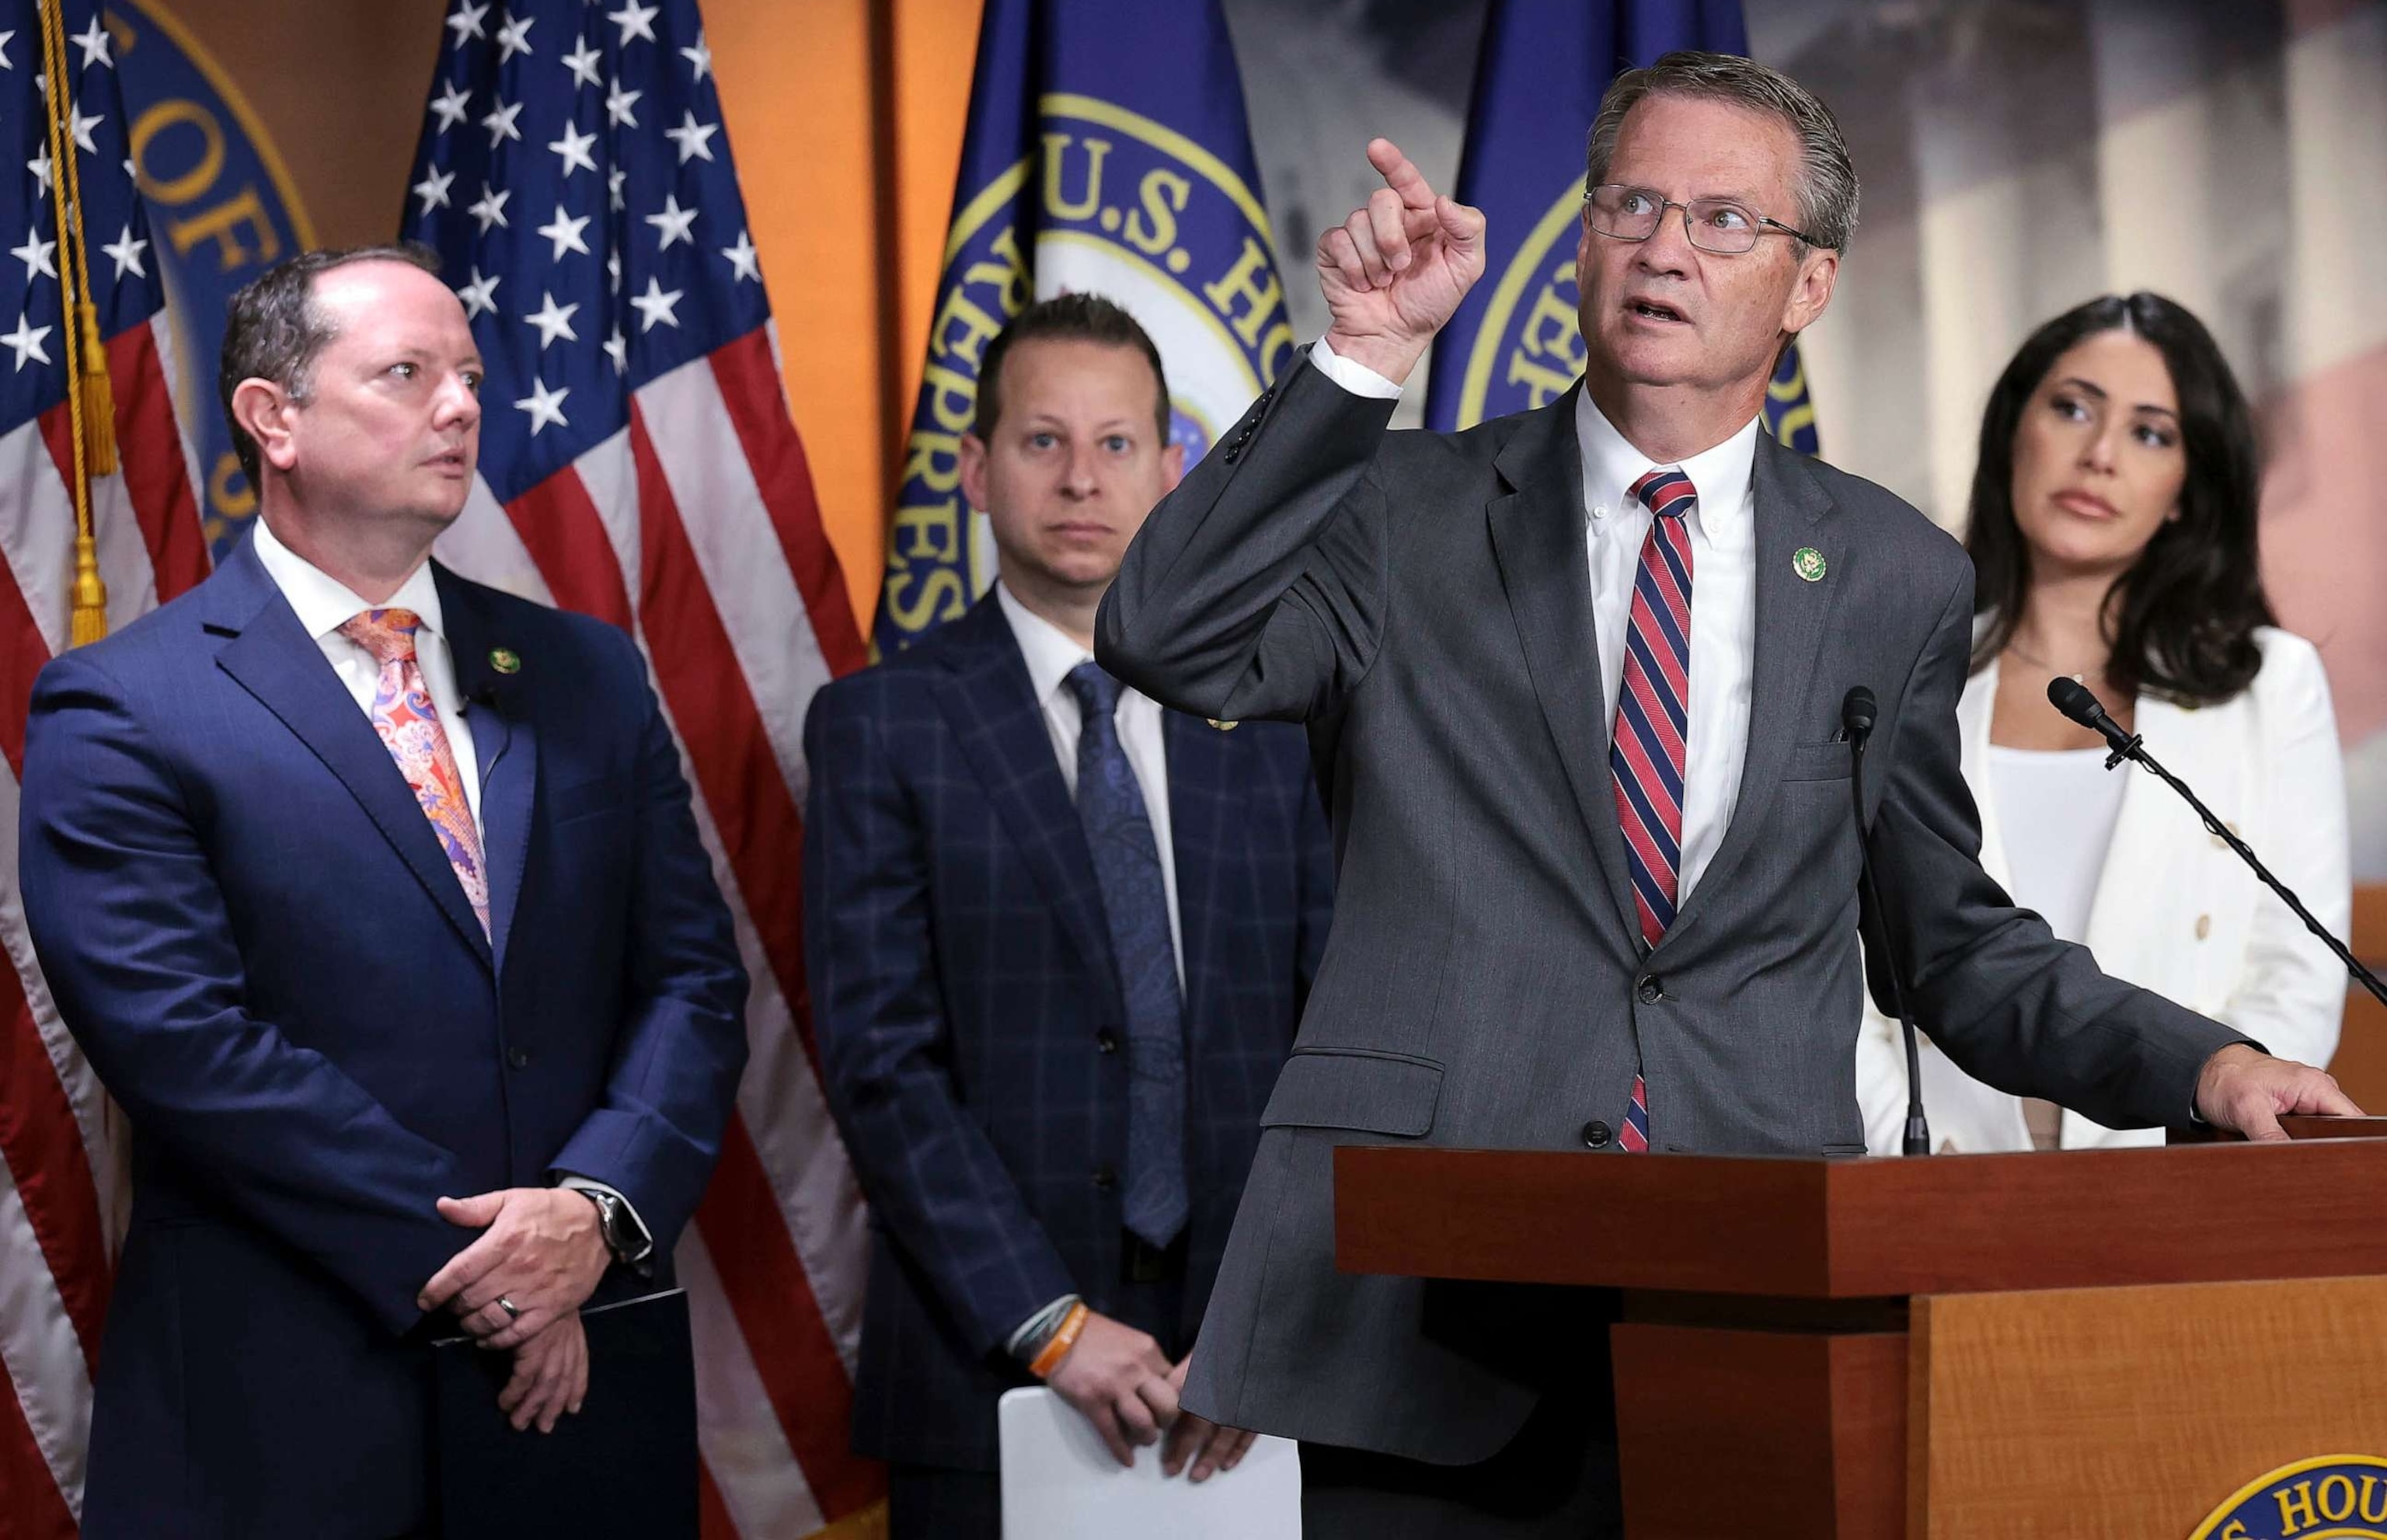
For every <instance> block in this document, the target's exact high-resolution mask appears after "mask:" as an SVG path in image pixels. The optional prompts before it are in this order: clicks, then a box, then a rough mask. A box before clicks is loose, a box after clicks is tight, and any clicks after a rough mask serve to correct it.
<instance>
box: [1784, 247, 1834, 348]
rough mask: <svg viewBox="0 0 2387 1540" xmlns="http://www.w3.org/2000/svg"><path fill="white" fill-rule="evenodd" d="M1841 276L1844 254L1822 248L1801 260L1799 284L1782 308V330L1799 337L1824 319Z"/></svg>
mask: <svg viewBox="0 0 2387 1540" xmlns="http://www.w3.org/2000/svg"><path fill="white" fill-rule="evenodd" d="M1839 276H1840V254H1839V253H1838V252H1837V251H1830V250H1826V249H1825V248H1823V247H1821V246H1817V247H1814V248H1812V249H1811V250H1810V251H1809V252H1808V253H1807V255H1806V256H1804V257H1802V258H1800V260H1799V278H1798V281H1797V282H1796V283H1794V284H1791V285H1790V299H1789V302H1788V303H1787V304H1786V305H1784V306H1783V307H1782V329H1783V330H1784V331H1786V332H1788V333H1790V334H1791V335H1794V336H1795V335H1798V334H1799V333H1800V332H1803V331H1805V330H1806V329H1807V328H1808V327H1810V326H1812V325H1813V324H1815V322H1818V321H1821V320H1822V319H1823V318H1824V310H1825V307H1827V306H1829V305H1830V304H1831V302H1832V287H1833V285H1834V284H1836V283H1838V280H1839Z"/></svg>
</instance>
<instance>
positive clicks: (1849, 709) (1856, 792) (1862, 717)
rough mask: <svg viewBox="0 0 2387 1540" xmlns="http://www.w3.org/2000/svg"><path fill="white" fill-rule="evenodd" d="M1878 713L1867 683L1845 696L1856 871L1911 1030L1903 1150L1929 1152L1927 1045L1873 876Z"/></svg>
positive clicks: (1893, 996) (1902, 1017)
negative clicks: (1868, 770) (1870, 759)
mask: <svg viewBox="0 0 2387 1540" xmlns="http://www.w3.org/2000/svg"><path fill="white" fill-rule="evenodd" d="M1875 715H1876V707H1875V705H1874V700H1873V691H1871V690H1869V689H1867V688H1864V686H1863V685H1858V686H1856V687H1855V688H1852V689H1850V691H1849V692H1848V694H1847V695H1845V696H1843V697H1841V699H1840V728H1841V730H1842V731H1844V732H1845V733H1847V734H1848V738H1849V796H1850V799H1851V800H1852V801H1853V802H1855V804H1856V811H1857V874H1858V877H1859V878H1860V880H1862V881H1863V884H1864V895H1865V898H1866V900H1867V902H1869V903H1872V905H1873V912H1874V913H1875V914H1876V915H1880V916H1881V939H1882V955H1883V956H1884V957H1885V958H1886V959H1887V960H1888V963H1889V992H1890V1001H1889V1004H1890V1008H1891V1009H1892V1010H1895V1011H1896V1012H1897V1013H1898V1025H1899V1027H1900V1028H1901V1029H1902V1030H1903V1031H1904V1032H1905V1034H1906V1133H1905V1136H1904V1137H1903V1138H1902V1139H1901V1140H1900V1142H1899V1149H1900V1153H1901V1154H1904V1155H1929V1154H1930V1153H1931V1123H1930V1120H1929V1119H1927V1118H1926V1117H1924V1116H1923V1051H1922V1049H1921V1048H1919V1047H1918V1046H1916V1042H1915V1036H1914V1015H1913V1012H1912V1011H1911V1010H1909V1009H1908V1007H1907V1004H1906V1001H1907V995H1908V992H1909V991H1908V990H1907V987H1906V966H1905V965H1904V964H1903V963H1901V962H1900V961H1899V957H1898V944H1897V942H1896V941H1895V940H1893V939H1892V938H1891V936H1890V934H1889V910H1888V908H1887V907H1885V906H1884V905H1883V903H1882V902H1881V888H1880V886H1879V884H1878V883H1876V881H1875V878H1874V875H1873V840H1872V837H1871V836H1870V835H1869V834H1868V833H1867V831H1866V829H1865V814H1864V756H1865V743H1866V741H1867V740H1868V739H1870V738H1872V737H1873V724H1874V718H1875Z"/></svg>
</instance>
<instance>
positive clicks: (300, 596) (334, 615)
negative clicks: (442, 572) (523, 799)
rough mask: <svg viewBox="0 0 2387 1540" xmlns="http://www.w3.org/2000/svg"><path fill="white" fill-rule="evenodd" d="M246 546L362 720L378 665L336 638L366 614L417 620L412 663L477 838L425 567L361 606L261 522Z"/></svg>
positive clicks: (472, 765)
mask: <svg viewBox="0 0 2387 1540" xmlns="http://www.w3.org/2000/svg"><path fill="white" fill-rule="evenodd" d="M248 538H249V543H250V544H251V545H252V546H254V547H255V548H256V550H257V559H258V560H259V562H264V563H265V574H266V575H267V576H268V577H271V578H272V579H273V586H274V587H277V588H279V589H281V590H282V597H283V598H284V599H286V600H289V601H290V608H292V609H293V610H296V611H297V612H298V624H299V625H300V626H301V627H302V628H303V629H304V630H305V631H306V633H307V635H309V637H313V638H314V639H315V645H316V646H317V647H320V648H322V650H323V656H324V657H325V658H326V659H328V660H329V661H330V663H331V664H332V672H333V673H335V674H336V675H339V676H340V683H342V684H343V685H346V686H347V688H348V694H349V695H350V696H351V697H352V698H353V699H354V700H355V701H356V703H357V709H358V710H359V711H360V712H363V713H365V715H367V716H368V717H370V716H372V715H373V690H374V688H376V687H377V686H378V685H379V684H380V683H381V664H380V663H378V662H377V661H375V659H374V658H373V653H372V652H370V651H369V650H366V649H365V648H363V647H361V646H360V645H358V644H357V643H355V642H352V641H350V640H349V639H348V638H347V637H344V636H342V635H340V627H341V626H343V625H347V623H348V622H349V621H351V620H353V619H355V618H356V616H357V615H358V614H360V613H361V612H364V611H366V610H411V611H413V612H415V613H416V614H417V615H419V616H421V617H422V619H423V628H422V629H421V630H419V631H417V632H416V633H415V634H414V661H415V663H416V664H417V665H418V666H420V667H421V668H422V670H423V686H424V688H427V689H429V690H430V691H431V704H432V706H433V708H434V709H435V710H436V711H437V712H438V713H439V726H440V727H441V729H442V730H443V731H444V732H446V734H447V735H448V749H449V750H450V751H453V752H454V753H455V755H456V775H457V777H458V778H459V779H461V780H462V781H463V783H464V801H465V803H466V804H467V805H468V806H469V807H470V808H471V809H472V812H473V828H474V832H475V833H481V832H484V831H483V830H482V828H481V760H480V756H479V755H478V754H476V753H475V752H474V750H473V735H472V734H471V733H470V732H468V731H466V730H465V728H464V701H463V698H462V697H461V696H460V695H458V694H457V693H456V664H455V660H454V659H453V658H451V657H450V656H449V655H448V640H447V630H446V626H445V625H444V623H443V622H444V617H443V616H442V615H441V613H440V610H439V585H438V584H436V582H434V581H432V577H431V563H430V562H428V561H426V562H423V564H422V565H421V566H419V567H417V568H415V569H414V575H412V576H411V577H409V578H408V579H407V580H406V581H405V582H404V583H402V584H400V585H399V586H398V592H396V593H394V594H392V595H390V596H389V599H388V600H387V601H386V602H385V603H381V604H368V603H366V602H365V601H364V600H361V599H359V598H358V597H357V596H356V595H355V594H353V593H351V592H349V591H348V589H347V587H346V586H345V585H343V584H342V583H341V582H340V581H339V579H337V578H335V577H333V576H332V575H331V574H328V573H326V572H324V571H323V569H322V568H321V567H318V566H316V565H315V564H314V563H313V562H309V561H308V560H307V559H306V558H304V557H302V556H300V555H299V554H298V553H297V552H296V551H294V550H292V549H290V548H289V547H288V546H285V545H284V544H283V543H282V542H281V541H280V540H277V539H275V538H274V536H273V526H272V525H271V524H267V523H266V522H265V521H264V520H263V519H259V520H258V521H257V528H256V530H255V531H254V532H253V533H252V534H251V535H250V536H249V537H248Z"/></svg>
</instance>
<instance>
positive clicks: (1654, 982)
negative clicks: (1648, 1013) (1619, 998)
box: [1633, 973, 1666, 1005]
mask: <svg viewBox="0 0 2387 1540" xmlns="http://www.w3.org/2000/svg"><path fill="white" fill-rule="evenodd" d="M1633 992H1634V993H1636V994H1637V995H1639V996H1640V997H1641V1004H1644V1005H1655V1004H1657V1003H1658V1002H1660V1001H1661V1000H1663V999H1665V998H1666V986H1665V985H1664V984H1663V983H1662V982H1661V981H1660V980H1659V978H1658V976H1657V975H1656V974H1654V973H1652V974H1648V975H1645V976H1644V977H1643V978H1642V979H1641V985H1640V987H1639V988H1638V989H1636V990H1635V991H1633Z"/></svg>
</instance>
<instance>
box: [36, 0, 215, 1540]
mask: <svg viewBox="0 0 2387 1540" xmlns="http://www.w3.org/2000/svg"><path fill="white" fill-rule="evenodd" d="M99 9H100V7H99V6H98V5H97V4H96V3H95V0H63V4H59V3H58V0H44V4H43V5H42V6H40V7H39V8H38V9H37V7H36V5H35V0H10V3H9V4H7V5H6V6H0V240H6V239H7V238H8V237H9V236H15V237H16V238H17V239H16V242H15V243H14V244H12V245H11V246H9V247H8V248H7V255H6V259H0V757H5V759H6V776H0V940H5V941H6V945H7V949H8V960H9V962H10V963H11V964H12V965H13V966H11V967H9V968H7V969H6V970H0V1364H5V1367H6V1373H5V1374H4V1375H0V1536H6V1537H7V1540H17V1537H19V1536H41V1537H43V1540H48V1537H51V1536H63V1535H72V1534H74V1533H75V1529H76V1521H77V1519H78V1517H79V1516H80V1514H81V1513H82V1487H83V1451H84V1443H85V1439H86V1437H87V1435H88V1434H89V1432H90V1429H91V1385H92V1367H93V1365H94V1364H95V1362H96V1361H97V1357H98V1352H99V1332H100V1322H101V1319H102V1318H103V1317H104V1316H105V1315H106V1313H107V1289H108V1275H109V1269H110V1268H111V1266H112V1264H113V1261H114V1258H115V1255H116V1249H117V1244H118V1243H119V1241H120V1239H121V1237H122V1235H123V1229H124V1216H125V1195H126V1194H125V1187H124V1168H123V1166H122V1163H121V1155H122V1153H123V1152H122V1142H121V1134H122V1128H121V1120H120V1118H119V1117H117V1115H116V1113H115V1111H114V1109H113V1108H112V1107H111V1106H110V1105H109V1104H108V1101H107V1095H106V1093H105V1092H102V1090H101V1089H100V1086H99V1082H98V1080H97V1079H96V1078H95V1077H94V1076H93V1074H92V1072H91V1067H89V1066H88V1065H86V1064H85V1063H83V1060H82V1054H79V1053H77V1052H76V1051H75V1046H74V1043H73V1041H72V1040H70V1039H69V1037H68V1035H67V1032H66V1029H65V1028H63V1027H62V1026H61V1025H60V1024H59V1022H58V1017H57V1010H56V1009H55V1008H54V1007H53V1006H52V1004H51V1003H50V993H49V990H48V989H47V987H46V986H44V983H43V982H42V972H41V969H40V967H39V966H36V964H35V963H34V960H33V949H32V944H31V943H30V942H29V941H28V940H27V939H26V936H25V925H24V904H23V902H22V896H21V894H20V893H19V890H18V887H17V790H18V786H19V776H21V775H22V774H23V771H24V759H25V712H26V705H27V702H28V701H30V699H31V698H32V688H33V676H34V675H36V674H38V673H40V672H41V669H42V665H43V664H44V663H48V662H49V661H50V659H51V658H52V657H54V656H56V655H57V653H59V652H61V651H63V650H65V649H66V647H67V645H68V640H69V615H70V613H71V609H72V584H73V578H74V571H75V513H74V495H73V490H72V488H73V479H72V478H73V475H74V446H73V423H72V418H71V413H72V410H73V407H72V401H71V392H70V388H69V379H68V377H67V350H66V333H67V328H68V327H69V325H71V324H73V322H72V320H71V317H70V314H69V304H68V296H67V293H66V290H65V289H64V287H63V282H64V280H65V278H66V277H67V276H68V275H69V274H70V273H71V271H72V269H71V268H70V267H69V263H68V256H69V254H68V252H66V251H65V250H62V249H61V242H60V231H59V218H58V207H57V195H58V193H59V192H60V191H61V174H62V171H63V170H64V168H63V167H62V166H61V164H60V160H61V159H62V157H60V156H57V155H55V154H54V153H53V151H52V149H51V144H50V134H49V106H48V96H49V93H50V92H52V91H54V90H58V89H60V88H61V83H62V86H63V91H64V97H63V100H64V105H65V106H66V107H67V116H66V118H65V120H63V122H62V123H61V125H60V126H61V128H62V129H63V131H64V133H63V141H64V143H66V144H70V145H72V146H73V148H72V149H71V150H70V151H69V152H68V153H69V154H70V155H71V156H72V158H73V159H74V169H75V172H76V174H75V176H74V177H73V178H72V179H70V181H69V182H68V183H66V186H65V190H68V191H69V192H71V194H72V195H73V196H72V200H71V201H70V202H69V207H68V209H67V223H68V224H69V227H79V228H80V229H81V230H82V232H83V233H84V234H86V235H87V236H88V238H89V240H88V250H89V253H90V262H89V271H90V293H91V297H92V300H93V303H94V306H95V309H96V311H97V314H98V321H99V335H101V336H102V337H103V338H104V339H105V351H106V355H107V372H108V376H109V381H110V385H111V395H112V398H113V403H114V410H113V413H112V415H113V419H114V422H113V426H114V433H115V437H116V441H117V444H118V447H119V452H120V469H119V470H118V471H117V472H116V473H113V474H110V475H107V476H102V477H95V478H94V479H93V480H92V483H91V516H92V524H93V534H94V536H95V538H96V540H97V544H98V553H99V567H100V574H101V576H102V577H103V578H104V579H105V581H106V582H107V623H108V625H109V626H110V628H114V627H117V626H120V625H124V624H125V623H127V622H129V621H131V620H132V619H133V617H134V616H136V615H138V614H140V613H141V612H143V611H145V610H149V609H153V608H155V607H156V606H157V605H158V603H159V602H160V601H161V600H169V599H172V598H173V597H174V596H175V595H177V594H179V593H181V592H183V590H184V589H186V588H188V587H191V586H192V585H194V584H196V583H197V582H198V581H199V580H200V579H201V578H203V577H205V576H206V575H207V574H208V551H207V542H206V538H205V536H204V535H203V534H202V532H201V530H200V526H199V518H198V510H197V508H196V505H195V504H194V502H193V500H192V497H191V487H192V486H193V485H194V484H195V481H196V477H195V476H193V475H192V474H191V473H190V470H189V466H188V462H187V451H186V449H185V448H184V446H183V439H182V436H181V435H180V433H179V432H178V431H177V429H176V427H175V423H174V409H173V405H172V403H171V402H170V400H169V399H168V397H167V387H166V382H167V380H168V378H169V377H170V372H171V366H170V360H169V358H168V357H167V354H168V351H169V335H170V334H169V333H168V331H167V329H166V326H165V324H164V322H163V321H162V320H161V319H160V318H159V315H158V312H159V310H160V309H163V307H164V305H165V303H166V295H165V290H164V287H163V286H162V285H161V284H160V283H159V282H158V262H157V259H156V254H155V251H154V249H153V248H152V247H151V246H150V244H149V229H148V223H147V221H146V220H145V218H144V217H143V214H142V210H141V200H140V199H139V198H138V197H137V196H135V194H134V191H133V169H132V165H131V162H130V161H129V160H128V159H127V158H126V139H125V121H124V105H123V99H122V96H121V95H120V93H119V91H118V88H117V81H116V57H115V53H114V50H113V43H112V40H111V39H110V37H109V35H108V33H107V29H106V27H105V26H104V25H103V24H102V22H101V20H100V17H99ZM41 10H49V11H51V12H52V13H53V16H54V19H55V24H56V25H57V35H58V37H59V40H60V41H61V42H62V43H63V44H64V47H63V49H62V50H61V51H62V52H63V54H64V57H65V59H66V67H65V69H63V70H60V71H57V76H58V77H59V78H58V79H57V80H54V79H53V72H52V71H51V70H50V69H49V68H48V66H47V63H46V60H45V58H44V35H43V18H42V16H41V14H40V12H41ZM78 213H79V214H80V219H78V217H77V216H78Z"/></svg>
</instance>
